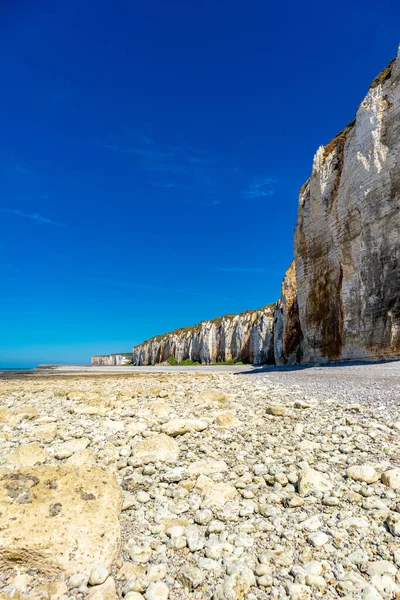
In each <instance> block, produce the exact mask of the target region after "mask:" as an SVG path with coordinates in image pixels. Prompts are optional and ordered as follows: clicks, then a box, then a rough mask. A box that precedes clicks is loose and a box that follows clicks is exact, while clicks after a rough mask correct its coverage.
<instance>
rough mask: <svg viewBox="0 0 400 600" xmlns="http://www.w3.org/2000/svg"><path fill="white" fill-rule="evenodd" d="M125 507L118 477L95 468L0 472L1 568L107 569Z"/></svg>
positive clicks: (114, 550) (45, 468)
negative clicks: (123, 507) (120, 516)
mask: <svg viewBox="0 0 400 600" xmlns="http://www.w3.org/2000/svg"><path fill="white" fill-rule="evenodd" d="M121 505H122V494H121V489H120V487H119V485H118V483H117V481H116V479H115V477H114V476H113V475H111V474H109V473H107V472H105V471H104V470H103V469H100V468H97V467H80V468H77V467H70V466H65V465H63V466H59V467H52V466H38V467H30V468H28V467H26V468H21V469H19V470H18V471H12V472H10V471H0V514H1V530H0V569H5V568H9V567H13V566H15V565H16V564H18V565H19V566H20V567H23V568H24V569H38V570H39V571H40V572H43V573H47V574H53V573H57V572H65V573H67V574H72V573H76V572H84V573H89V572H90V570H91V568H92V567H93V566H95V565H98V564H102V565H104V566H105V567H106V568H109V567H110V566H111V563H112V561H113V559H114V556H115V554H116V552H117V550H118V548H119V541H120V528H119V520H118V517H119V513H120V510H121Z"/></svg>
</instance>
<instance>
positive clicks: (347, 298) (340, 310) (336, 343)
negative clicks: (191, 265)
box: [133, 51, 400, 365]
mask: <svg viewBox="0 0 400 600" xmlns="http://www.w3.org/2000/svg"><path fill="white" fill-rule="evenodd" d="M169 357H175V358H176V360H177V361H178V362H181V361H182V360H185V359H190V360H192V361H199V362H201V363H213V362H225V361H228V360H233V361H243V362H253V363H255V364H261V363H273V362H275V363H277V364H293V363H296V362H305V363H307V362H318V361H330V360H340V359H372V358H400V51H399V54H398V56H397V58H396V59H394V60H393V61H392V62H391V63H390V64H389V65H388V67H386V68H385V69H383V71H381V73H380V74H379V75H378V77H377V78H376V79H375V80H374V81H373V82H372V84H371V86H370V89H369V90H368V93H367V95H366V97H365V98H364V100H363V101H362V102H361V104H360V106H359V108H358V110H357V114H356V117H355V119H354V121H352V122H351V123H350V124H349V125H348V126H347V127H346V128H345V129H344V130H343V131H342V132H340V133H339V134H338V135H337V136H336V137H335V138H334V139H333V140H332V141H331V142H330V143H329V144H327V145H326V146H321V147H320V148H319V149H318V151H317V153H316V155H315V157H314V162H313V167H312V173H311V177H310V179H309V180H308V181H307V182H306V183H305V184H304V185H303V187H302V188H301V190H300V196H299V207H298V217H297V224H296V230H295V235H294V261H293V263H292V264H291V265H290V267H289V269H288V271H287V273H286V275H285V278H284V281H283V284H282V295H281V298H280V299H279V300H278V302H277V303H276V305H270V306H267V307H265V308H264V309H261V310H259V311H248V312H245V313H242V314H239V315H227V316H225V317H222V318H219V319H214V320H212V321H203V322H202V323H200V324H199V325H197V326H194V327H188V328H184V329H179V330H177V331H174V332H172V333H169V334H165V335H161V336H157V337H155V338H152V339H151V340H148V341H147V342H144V343H143V344H140V345H139V346H136V347H135V348H134V349H133V363H134V364H137V365H147V364H155V363H160V362H163V361H166V360H167V359H168V358H169Z"/></svg>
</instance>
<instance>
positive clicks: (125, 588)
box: [0, 362, 400, 600]
mask: <svg viewBox="0 0 400 600" xmlns="http://www.w3.org/2000/svg"><path fill="white" fill-rule="evenodd" d="M183 371H184V370H183ZM240 371H241V369H240V367H238V368H236V372H223V371H222V369H217V370H212V369H211V368H209V370H207V371H203V372H202V371H201V368H198V369H197V370H196V371H191V370H190V369H186V372H179V371H175V372H174V371H173V372H172V373H171V372H155V371H154V370H152V368H148V370H147V372H146V371H142V372H140V373H132V372H131V371H130V370H129V369H127V370H126V371H125V370H123V369H122V368H120V369H119V372H118V373H115V372H111V371H107V370H106V369H104V370H103V371H100V372H97V373H95V372H93V371H90V370H89V369H87V370H86V371H84V370H83V371H82V372H75V373H73V372H67V371H65V372H63V371H60V372H46V371H43V372H42V373H41V372H36V373H30V374H20V375H15V374H8V375H3V377H2V379H1V380H0V405H1V408H0V463H1V464H0V469H1V472H0V519H1V520H0V523H1V526H0V586H1V587H0V598H1V600H8V599H9V598H12V599H15V600H18V599H20V598H21V599H23V598H30V599H33V598H34V599H42V600H67V599H71V600H73V599H77V600H80V599H82V598H88V599H89V600H114V599H115V598H125V599H126V600H141V599H143V598H145V600H166V599H167V598H169V599H171V600H178V599H182V598H193V599H198V600H200V599H207V598H214V599H216V600H236V599H240V598H247V599H248V600H257V599H267V598H273V599H284V598H291V599H293V600H296V599H297V600H304V599H311V598H338V597H344V598H349V599H350V598H351V599H361V600H379V599H381V598H382V599H390V598H398V597H399V595H400V494H399V491H400V460H399V456H400V452H399V451H400V409H399V407H400V363H398V362H391V363H390V362H389V363H377V364H369V365H366V364H364V365H347V366H346V365H333V366H326V367H314V368H293V369H291V370H283V369H276V368H269V369H261V370H251V369H247V370H246V369H243V370H242V372H240Z"/></svg>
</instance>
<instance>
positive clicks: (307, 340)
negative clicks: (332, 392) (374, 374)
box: [294, 55, 400, 362]
mask: <svg viewBox="0 0 400 600" xmlns="http://www.w3.org/2000/svg"><path fill="white" fill-rule="evenodd" d="M399 161H400V55H398V57H397V59H396V60H395V61H393V62H392V63H391V64H390V65H389V67H388V68H386V69H384V70H383V71H382V72H381V73H380V75H379V76H378V77H377V78H376V80H375V81H374V82H373V84H372V85H371V88H370V89H369V91H368V94H367V96H366V97H365V99H364V100H363V102H362V103H361V105H360V107H359V108H358V111H357V114H356V118H355V120H354V121H353V123H351V124H350V125H349V126H348V127H347V128H346V129H345V130H343V132H342V133H341V134H339V135H338V136H337V137H336V138H335V139H334V140H332V142H331V143H330V144H328V146H326V147H323V146H322V147H321V148H319V150H318V151H317V153H316V155H315V158H314V163H313V169H312V174H311V178H310V179H309V181H308V182H307V183H306V184H305V185H304V186H303V188H302V190H301V192H300V198H299V212H298V219H297V225H296V231H295V242H294V246H295V261H296V280H297V302H298V309H299V318H300V327H301V331H302V337H303V339H302V348H301V352H302V360H303V361H304V362H309V361H319V360H321V359H322V360H333V359H350V358H367V357H394V356H399V355H400V162H399Z"/></svg>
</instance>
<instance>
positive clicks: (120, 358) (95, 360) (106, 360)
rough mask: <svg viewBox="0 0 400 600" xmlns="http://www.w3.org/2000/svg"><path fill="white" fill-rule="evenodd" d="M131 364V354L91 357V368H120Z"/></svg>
mask: <svg viewBox="0 0 400 600" xmlns="http://www.w3.org/2000/svg"><path fill="white" fill-rule="evenodd" d="M131 363H132V354H131V353H124V354H104V355H101V356H92V366H93V367H121V366H123V365H129V364H131Z"/></svg>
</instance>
